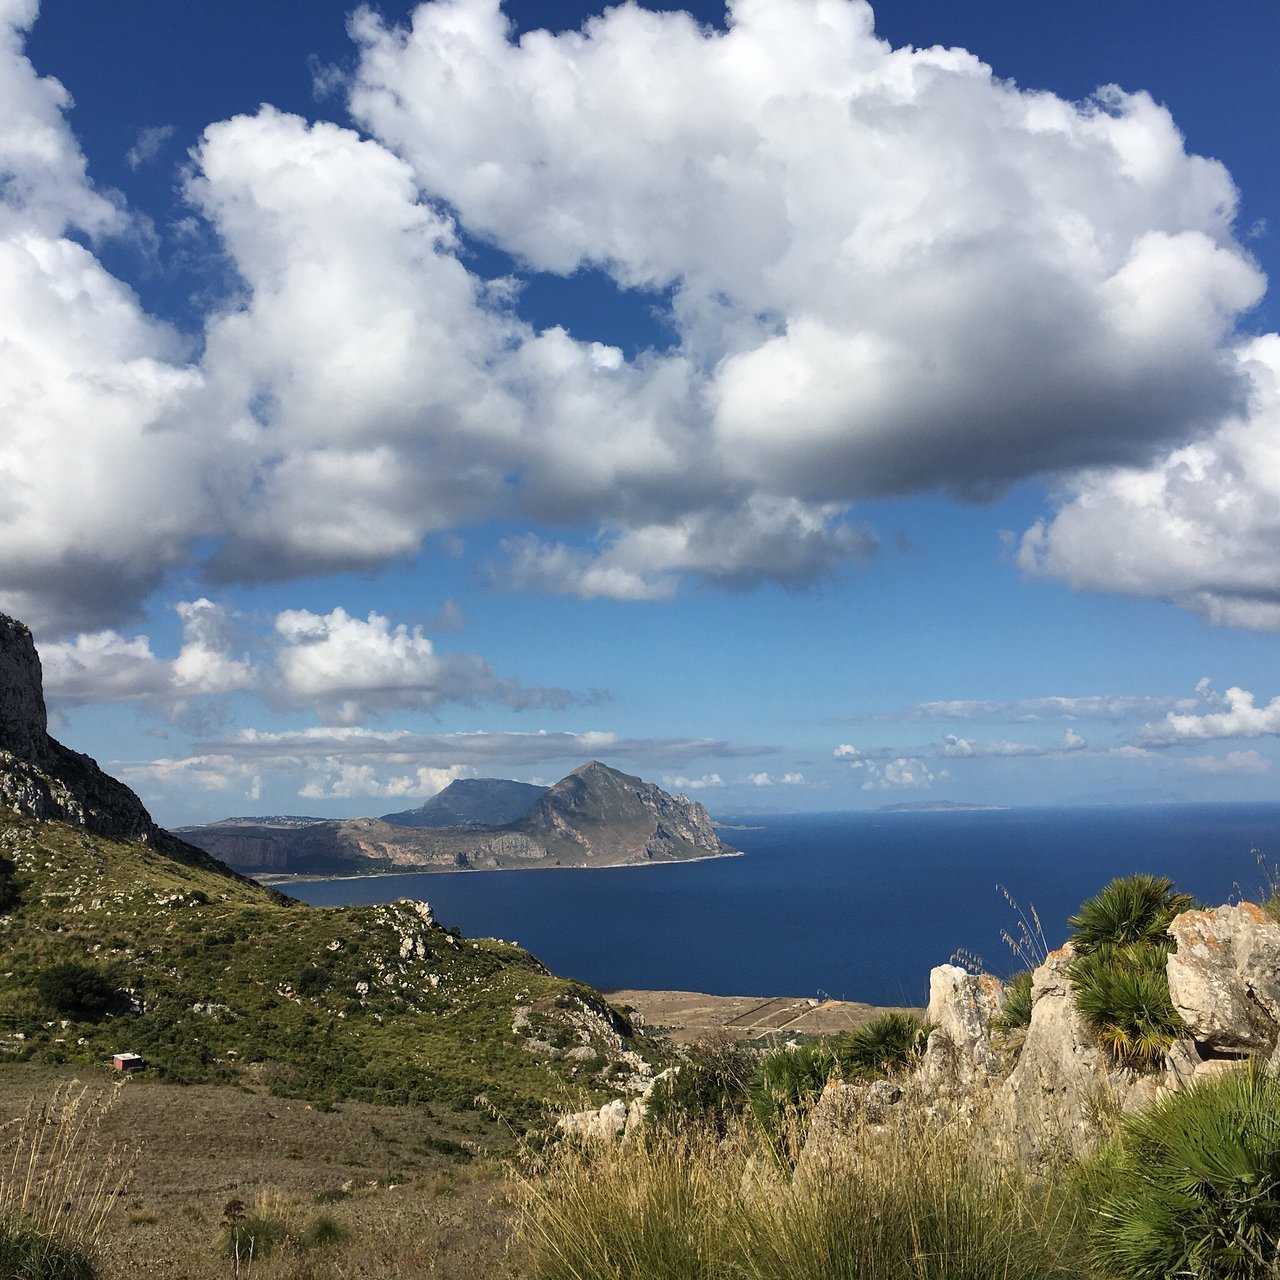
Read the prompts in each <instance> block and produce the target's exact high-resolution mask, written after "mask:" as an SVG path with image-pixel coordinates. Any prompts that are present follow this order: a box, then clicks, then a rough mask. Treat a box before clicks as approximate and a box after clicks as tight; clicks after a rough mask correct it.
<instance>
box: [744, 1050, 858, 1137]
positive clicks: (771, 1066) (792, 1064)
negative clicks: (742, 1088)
mask: <svg viewBox="0 0 1280 1280" xmlns="http://www.w3.org/2000/svg"><path fill="white" fill-rule="evenodd" d="M839 1074H840V1063H839V1061H838V1060H837V1058H836V1055H835V1053H834V1052H833V1051H832V1050H831V1048H830V1047H829V1046H828V1045H827V1044H825V1043H823V1042H818V1043H815V1044H804V1045H799V1046H797V1047H796V1048H794V1049H776V1050H775V1051H774V1052H773V1053H770V1054H768V1055H767V1056H766V1057H764V1058H763V1059H761V1061H760V1065H759V1066H758V1067H757V1068H756V1070H755V1074H754V1075H753V1076H752V1078H751V1087H750V1089H749V1091H748V1095H747V1101H748V1105H749V1107H750V1109H751V1115H752V1117H753V1118H754V1119H755V1122H756V1124H757V1125H759V1126H760V1129H761V1131H762V1132H763V1133H764V1134H765V1135H766V1136H767V1137H768V1138H769V1139H771V1140H773V1141H775V1142H776V1141H778V1140H780V1139H781V1138H782V1137H783V1136H784V1126H785V1124H786V1123H787V1121H788V1119H789V1118H791V1117H795V1118H798V1119H802V1118H803V1117H804V1116H806V1115H808V1113H809V1111H810V1110H811V1109H812V1108H813V1105H814V1103H815V1102H817V1100H818V1098H819V1097H820V1096H821V1094H822V1091H823V1089H824V1088H826V1086H827V1082H828V1081H830V1080H832V1079H834V1078H835V1077H836V1076H837V1075H839Z"/></svg>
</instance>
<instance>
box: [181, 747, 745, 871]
mask: <svg viewBox="0 0 1280 1280" xmlns="http://www.w3.org/2000/svg"><path fill="white" fill-rule="evenodd" d="M454 785H456V784H454ZM508 785H521V784H508ZM179 831H180V832H181V834H182V835H183V837H184V838H185V839H187V840H190V841H191V842H192V843H193V844H197V845H199V846H200V847H201V848H203V849H206V850H208V851H209V852H210V853H212V854H214V855H216V856H217V857H219V858H222V859H223V860H224V861H226V862H228V863H230V864H231V865H232V866H235V867H238V868H240V869H241V870H245V871H258V872H262V871H269V872H286V873H298V872H309V873H313V874H315V873H329V874H350V873H351V872H361V871H459V870H488V871H493V870H503V869H509V868H513V867H520V868H535V867H616V866H627V865H632V864H640V863H646V862H678V861H684V860H687V859H692V858H714V857H720V856H723V855H725V854H730V853H735V852H736V850H734V849H733V848H731V847H730V846H729V845H727V844H725V843H724V842H723V841H722V840H721V839H720V837H719V836H718V835H716V833H715V830H714V828H713V827H712V825H711V819H710V817H709V816H708V814H707V811H706V809H704V808H703V807H702V805H700V804H698V803H696V802H695V801H692V800H689V799H688V798H687V797H685V796H672V795H668V794H667V793H666V792H665V791H663V790H662V789H661V788H660V787H656V786H654V785H653V784H652V783H649V782H644V781H643V780H641V779H640V778H636V777H632V776H631V775H630V774H625V773H619V772H618V771H617V770H616V769H611V768H609V767H608V766H607V765H604V764H601V763H600V762H599V761H598V760H592V761H589V762H588V763H587V764H584V765H582V766H580V767H579V768H577V769H575V770H574V771H573V772H572V773H571V774H569V775H568V777H565V778H562V779H561V780H560V781H559V782H557V783H556V784H555V786H553V787H549V788H547V789H546V790H545V791H544V790H540V789H539V794H538V796H537V798H536V799H535V800H534V802H533V803H532V804H531V805H530V806H528V808H527V809H526V810H525V811H524V813H523V814H521V816H520V817H518V818H517V819H515V820H514V821H512V822H507V823H502V824H494V825H492V826H488V825H485V826H482V825H478V824H475V823H469V824H467V825H462V826H417V827H410V826H401V825H393V824H392V823H390V822H389V821H387V819H385V818H349V819H346V820H342V821H335V822H317V823H312V824H310V825H308V826H306V827H303V828H295V829H286V828H282V827H276V826H271V825H270V824H269V823H268V822H267V821H266V820H263V821H261V822H258V823H256V824H249V823H237V824H226V823H213V824H210V825H206V826H198V827H181V828H179Z"/></svg>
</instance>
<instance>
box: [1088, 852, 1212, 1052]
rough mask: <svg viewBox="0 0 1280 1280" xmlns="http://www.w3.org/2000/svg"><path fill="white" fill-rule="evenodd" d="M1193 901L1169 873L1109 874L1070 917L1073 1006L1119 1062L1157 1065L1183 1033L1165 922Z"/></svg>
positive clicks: (1192, 903)
mask: <svg viewBox="0 0 1280 1280" xmlns="http://www.w3.org/2000/svg"><path fill="white" fill-rule="evenodd" d="M1194 906H1195V900H1194V899H1193V898H1192V897H1191V896H1190V895H1189V894H1185V893H1177V892H1175V890H1174V887H1173V881H1172V880H1170V879H1169V877H1168V876H1153V875H1145V874H1139V875H1131V876H1123V877H1119V878H1117V879H1115V880H1112V881H1111V883H1110V884H1108V885H1107V886H1106V887H1105V888H1104V889H1102V890H1101V891H1100V892H1099V893H1096V894H1095V895H1094V896H1093V897H1092V898H1090V899H1089V900H1088V901H1087V902H1085V903H1084V904H1083V905H1082V906H1081V908H1080V910H1079V911H1078V912H1077V913H1076V914H1075V915H1074V916H1072V917H1071V919H1070V920H1069V921H1068V923H1069V924H1070V925H1071V927H1072V929H1073V930H1074V932H1073V933H1072V935H1071V938H1070V942H1071V945H1072V947H1073V949H1074V950H1075V957H1076V958H1075V959H1074V960H1073V961H1072V964H1071V967H1070V968H1069V969H1068V971H1067V973H1068V976H1069V977H1070V979H1071V981H1072V984H1073V986H1074V989H1075V1003H1076V1008H1077V1009H1078V1010H1079V1011H1080V1013H1081V1015H1082V1016H1083V1017H1084V1019H1085V1021H1086V1022H1087V1023H1088V1024H1089V1026H1090V1027H1091V1028H1092V1030H1093V1031H1094V1033H1095V1034H1096V1035H1097V1036H1098V1039H1099V1040H1100V1041H1101V1043H1102V1045H1103V1047H1104V1048H1105V1049H1106V1050H1107V1052H1108V1053H1109V1054H1110V1055H1111V1057H1112V1058H1113V1059H1114V1060H1115V1061H1116V1062H1117V1063H1119V1064H1121V1065H1122V1066H1127V1067H1132V1068H1134V1069H1136V1070H1153V1069H1155V1068H1156V1067H1158V1066H1159V1065H1160V1062H1161V1060H1162V1059H1163V1057H1164V1053H1165V1051H1166V1050H1167V1049H1168V1047H1169V1045H1170V1044H1171V1043H1172V1042H1173V1040H1174V1039H1175V1038H1176V1037H1177V1036H1178V1035H1179V1034H1180V1033H1181V1031H1182V1020H1181V1019H1180V1018H1179V1017H1178V1014H1177V1012H1176V1011H1175V1009H1174V1007H1173V1003H1172V1001H1171V1000H1170V998H1169V981H1168V978H1167V976H1166V973H1165V964H1166V961H1167V960H1168V957H1169V953H1170V952H1171V951H1172V950H1173V942H1172V941H1171V940H1170V938H1169V936H1168V928H1169V925H1170V924H1171V923H1172V921H1173V918H1174V917H1175V916H1176V915H1178V914H1180V913H1181V912H1183V911H1188V910H1190V909H1191V908H1192V907H1194Z"/></svg>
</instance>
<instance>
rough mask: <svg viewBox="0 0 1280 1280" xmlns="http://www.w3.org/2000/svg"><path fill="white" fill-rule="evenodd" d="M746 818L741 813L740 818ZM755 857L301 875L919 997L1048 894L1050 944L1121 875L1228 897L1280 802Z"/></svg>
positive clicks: (1015, 814) (311, 894)
mask: <svg viewBox="0 0 1280 1280" xmlns="http://www.w3.org/2000/svg"><path fill="white" fill-rule="evenodd" d="M730 820H732V819H730ZM740 821H742V822H743V823H749V824H750V825H751V829H749V830H726V831H724V832H723V833H722V835H723V837H724V838H725V839H726V840H727V841H728V842H729V843H730V844H733V845H734V846H736V847H737V848H739V849H741V850H743V856H742V857H739V858H716V859H710V860H707V861H703V862H689V863H674V864H665V865H659V866H646V867H618V868H604V869H596V870H541V871H471V872H456V873H439V872H430V873H421V872H419V873H413V874H408V875H379V876H365V877H359V878H347V879H331V880H314V881H307V882H299V883H295V884H291V885H289V886H287V888H288V892H290V893H292V894H293V895H294V896H295V897H298V898H301V899H302V900H304V901H306V902H310V903H312V904H314V905H317V906H334V905H346V904H356V903H372V902H389V901H392V900H394V899H396V898H402V897H411V898H419V899H424V900H426V901H428V902H430V903H431V904H432V905H433V907H434V909H435V912H436V916H437V918H438V919H439V920H441V921H442V922H443V923H445V924H446V925H457V926H458V927H459V928H460V929H461V930H462V932H463V933H464V934H467V935H469V936H472V937H500V938H506V939H508V940H510V941H518V942H519V943H520V944H521V945H522V946H524V947H526V948H528V950H530V951H532V952H533V954H534V955H536V956H537V957H538V958H539V959H540V960H542V961H543V962H544V963H545V964H547V965H548V966H549V967H550V968H551V969H552V970H554V971H555V972H556V973H560V974H563V975H566V976H569V977H574V978H578V979H581V980H582V981H584V982H589V983H591V984H592V985H593V986H598V987H603V988H611V987H634V988H647V989H655V990H658V989H671V990H685V991H705V992H709V993H712V994H717V995H758V996H771V995H790V996H824V995H830V996H833V997H835V998H837V999H846V1000H865V1001H867V1002H869V1003H872V1004H913V1005H914V1004H923V1003H924V1002H925V1000H926V998H927V994H928V981H929V970H930V969H931V968H932V967H933V966H934V965H937V964H944V963H946V962H947V961H948V960H949V959H950V958H951V957H952V956H953V955H954V954H955V953H956V952H957V950H958V949H960V948H964V949H966V950H968V951H970V952H974V953H977V954H978V955H980V956H982V957H983V958H984V959H985V960H986V962H987V965H988V967H989V968H990V969H991V970H992V971H993V972H996V973H1000V974H1007V973H1010V972H1012V971H1013V970H1014V969H1016V968H1018V967H1019V966H1018V965H1017V963H1016V962H1015V961H1014V959H1013V957H1012V956H1011V954H1010V952H1009V949H1008V947H1007V946H1006V945H1005V944H1004V943H1003V942H1002V941H1001V936H1000V935H1001V931H1002V930H1004V931H1009V932H1015V931H1016V927H1017V916H1016V914H1015V912H1014V910H1013V908H1012V907H1011V906H1010V904H1009V903H1008V902H1007V901H1006V899H1005V897H1004V896H1003V894H1002V892H1001V890H1000V889H999V888H998V887H997V886H1004V887H1005V888H1007V890H1008V891H1009V893H1010V894H1012V896H1013V897H1014V898H1015V899H1016V900H1017V902H1018V903H1019V904H1020V905H1021V907H1022V909H1023V911H1024V912H1025V913H1028V914H1029V913H1030V910H1031V909H1032V907H1034V908H1035V909H1036V910H1037V911H1038V913H1039V916H1040V919H1041V921H1042V922H1043V925H1044V934H1045V937H1046V940H1047V942H1048V944H1049V945H1050V946H1057V945H1059V944H1060V943H1061V942H1062V941H1063V940H1064V938H1065V937H1066V934H1067V925H1066V921H1067V917H1068V916H1069V915H1070V914H1071V913H1072V912H1074V911H1075V910H1076V908H1077V907H1078V906H1079V905H1080V903H1081V902H1082V901H1083V900H1084V899H1085V898H1086V897H1088V896H1089V895H1091V894H1093V893H1095V892H1096V891H1097V890H1098V889H1100V888H1101V887H1102V886H1103V885H1104V884H1105V883H1106V882H1107V881H1108V880H1109V879H1111V878H1112V877H1113V876H1117V875H1127V874H1129V873H1131V872H1135V871H1147V872H1153V873H1156V874H1163V875H1169V876H1171V877H1172V878H1173V879H1174V881H1175V882H1176V884H1177V886H1178V887H1179V888H1180V889H1184V890H1186V891H1187V892H1190V893H1193V894H1195V895H1196V896H1197V897H1199V898H1201V899H1202V900H1204V901H1206V902H1208V903H1211V904H1214V905H1216V904H1218V903H1221V902H1225V901H1227V900H1229V899H1232V898H1238V897H1239V896H1241V893H1243V895H1244V896H1246V897H1254V898H1256V897H1257V896H1258V892H1259V889H1260V887H1261V885H1262V882H1263V876H1262V873H1261V871H1260V870H1259V867H1258V864H1257V861H1256V859H1255V857H1254V855H1253V853H1252V850H1253V849H1254V848H1258V849H1261V850H1262V851H1263V852H1264V853H1265V852H1267V851H1268V850H1270V851H1272V852H1274V854H1275V855H1276V860H1277V861H1280V804H1264V805H1258V804H1250V805H1245V804H1235V805H1143V806H1134V807H1125V808H1120V807H1097V808H1081V807H1071V808H1026V809H1007V810H952V811H942V812H920V811H915V812H888V813H886V812H858V813H822V814H780V815H771V816H768V817H750V818H743V819H741V820H740Z"/></svg>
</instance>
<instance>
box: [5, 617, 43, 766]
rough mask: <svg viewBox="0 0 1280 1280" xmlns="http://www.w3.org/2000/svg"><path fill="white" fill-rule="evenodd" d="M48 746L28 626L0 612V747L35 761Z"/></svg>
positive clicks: (40, 679)
mask: <svg viewBox="0 0 1280 1280" xmlns="http://www.w3.org/2000/svg"><path fill="white" fill-rule="evenodd" d="M48 749H49V734H48V721H47V718H46V716H45V707H44V686H43V676H42V673H41V670H40V658H39V655H38V654H37V653H36V646H35V642H34V641H33V640H32V638H31V632H30V630H29V629H28V628H27V627H26V626H24V625H23V624H22V623H21V622H18V621H17V620H16V619H14V618H8V617H5V615H4V614H0V751H5V752H7V753H8V754H10V755H12V756H16V757H17V758H18V759H19V760H26V761H29V762H30V763H32V764H38V763H39V762H40V761H42V760H43V759H44V758H45V755H46V754H47V752H48Z"/></svg>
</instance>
